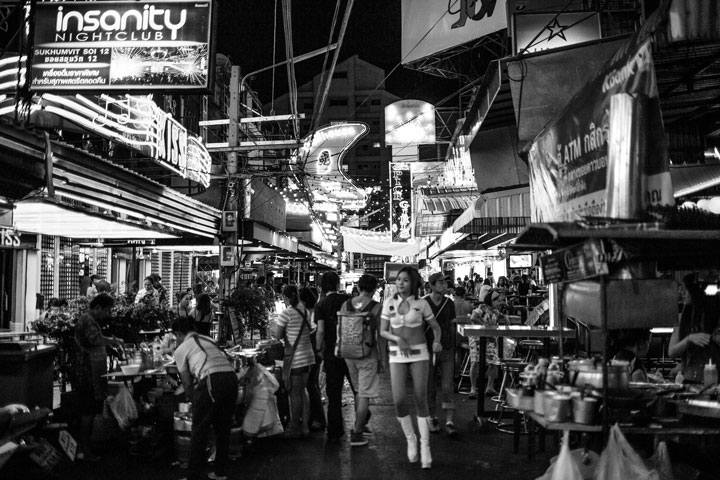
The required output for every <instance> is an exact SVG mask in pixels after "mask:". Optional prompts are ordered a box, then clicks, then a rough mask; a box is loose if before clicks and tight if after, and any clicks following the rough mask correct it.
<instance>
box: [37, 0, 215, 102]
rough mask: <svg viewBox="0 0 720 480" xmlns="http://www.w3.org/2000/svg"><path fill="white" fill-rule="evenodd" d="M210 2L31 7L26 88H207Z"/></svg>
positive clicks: (180, 0)
mask: <svg viewBox="0 0 720 480" xmlns="http://www.w3.org/2000/svg"><path fill="white" fill-rule="evenodd" d="M211 20H212V1H210V0H208V1H194V0H154V1H137V2H136V1H103V2H82V1H81V2H69V1H68V2H38V3H37V5H36V7H35V37H34V44H33V62H32V74H31V75H32V77H31V89H33V90H36V91H58V90H72V91H77V90H105V91H106V90H109V89H112V90H129V89H149V88H157V87H159V86H162V88H163V89H166V90H178V89H180V90H182V89H185V90H187V89H194V90H197V89H204V88H208V71H209V62H210V35H211V23H212V22H211Z"/></svg>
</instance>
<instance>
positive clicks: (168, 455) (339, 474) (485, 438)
mask: <svg viewBox="0 0 720 480" xmlns="http://www.w3.org/2000/svg"><path fill="white" fill-rule="evenodd" d="M380 385H381V387H380V398H379V399H377V401H375V403H374V404H373V405H372V407H371V409H372V412H373V415H372V419H371V421H370V427H371V429H372V430H373V432H374V434H373V436H372V437H370V442H369V445H367V446H362V447H350V440H349V432H350V428H351V425H352V419H353V418H354V417H353V412H352V409H353V402H352V394H351V393H350V391H349V388H346V393H345V396H344V400H345V404H346V406H345V408H344V414H345V420H346V422H345V423H346V429H347V432H348V434H347V435H346V437H345V438H344V439H343V441H342V442H340V443H328V442H327V441H326V439H325V436H324V434H323V433H322V432H314V433H312V434H311V436H310V438H307V439H299V440H283V439H280V438H279V437H270V438H265V439H259V440H257V441H255V443H254V444H252V445H251V446H246V447H244V448H243V449H242V454H241V456H240V457H239V458H236V459H235V460H233V461H232V462H231V463H230V466H229V471H228V476H229V478H230V479H242V480H252V479H283V480H286V479H304V480H313V479H372V480H384V479H393V480H403V479H410V478H426V479H440V478H442V479H443V480H449V479H464V478H489V479H497V480H500V479H535V478H537V477H539V476H540V475H542V474H543V473H544V472H545V470H546V469H547V467H548V464H549V457H550V456H551V455H552V453H550V452H552V450H553V447H552V445H553V444H552V442H550V443H549V445H550V446H549V448H548V452H547V453H539V454H538V455H537V456H536V457H535V458H534V459H533V460H528V458H527V437H523V438H522V439H521V444H520V447H521V451H520V453H518V454H514V453H513V451H512V435H508V434H505V433H500V432H497V431H496V430H495V429H494V426H492V428H485V429H478V428H477V425H478V424H477V423H476V422H475V421H474V420H473V414H474V412H475V407H476V403H475V401H474V400H473V401H470V400H468V399H467V396H466V395H461V394H458V395H457V406H458V409H457V413H456V421H455V425H456V427H457V430H458V433H457V435H455V436H453V437H448V436H447V435H446V434H445V433H444V432H443V433H438V434H433V435H432V439H431V442H432V443H431V448H432V454H433V466H432V469H431V470H429V471H426V470H422V469H421V468H420V464H419V462H418V463H415V464H410V463H409V462H408V461H407V458H406V455H405V448H406V444H405V437H404V436H403V434H402V431H401V430H400V426H399V424H398V422H397V420H396V418H395V408H394V406H393V403H392V396H391V392H390V379H389V376H388V375H387V374H384V375H382V376H381V382H380ZM441 423H442V417H441ZM115 428H116V427H114V426H112V425H105V428H103V429H101V430H100V431H99V432H98V437H99V438H98V442H99V444H100V445H99V448H98V453H99V454H100V455H101V457H102V461H100V462H97V463H75V464H72V463H70V462H67V461H65V462H63V463H61V464H60V465H58V466H57V467H56V468H55V469H54V470H53V471H52V472H51V473H46V472H41V471H39V470H38V469H37V468H28V469H26V470H25V471H23V470H17V469H15V470H12V471H10V472H8V471H0V478H2V479H3V480H14V477H17V478H18V479H20V478H22V479H23V480H32V479H34V478H38V479H40V478H42V479H46V478H55V479H77V480H86V479H87V480H96V479H97V480H100V479H102V480H178V479H180V478H182V477H184V476H185V475H186V471H185V470H183V469H182V468H181V466H180V465H179V464H178V462H177V461H176V459H175V455H174V454H173V453H172V449H171V448H164V447H168V446H169V445H167V443H168V442H167V441H166V442H163V444H162V445H160V446H158V447H157V449H156V451H155V452H153V453H154V454H155V455H154V458H152V459H145V458H141V457H137V456H133V455H130V453H129V448H128V444H127V439H126V436H124V435H122V434H120V432H119V431H117V430H116V429H115ZM169 442H172V440H169ZM208 471H210V467H209V469H208Z"/></svg>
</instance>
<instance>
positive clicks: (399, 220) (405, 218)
mask: <svg viewBox="0 0 720 480" xmlns="http://www.w3.org/2000/svg"><path fill="white" fill-rule="evenodd" d="M390 229H391V233H392V241H393V242H407V241H408V240H410V239H411V238H412V236H413V235H412V177H411V174H410V164H409V163H405V162H393V163H391V164H390Z"/></svg>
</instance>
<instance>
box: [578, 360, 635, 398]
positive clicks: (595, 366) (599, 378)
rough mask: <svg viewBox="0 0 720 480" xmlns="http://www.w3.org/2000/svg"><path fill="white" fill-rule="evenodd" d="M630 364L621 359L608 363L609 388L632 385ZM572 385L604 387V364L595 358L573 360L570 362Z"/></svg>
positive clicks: (624, 387) (618, 388) (622, 387)
mask: <svg viewBox="0 0 720 480" xmlns="http://www.w3.org/2000/svg"><path fill="white" fill-rule="evenodd" d="M629 366H630V364H629V363H628V362H625V361H621V360H613V361H612V362H611V364H610V365H608V367H607V368H608V388H609V389H611V390H626V389H628V388H629V386H630V368H629ZM568 370H569V371H570V382H571V385H574V386H576V387H580V388H583V387H585V386H587V385H589V386H592V387H595V388H603V369H602V364H601V362H599V361H596V360H595V359H592V358H590V359H584V360H572V361H571V362H570V363H569V364H568Z"/></svg>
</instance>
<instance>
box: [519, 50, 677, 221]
mask: <svg viewBox="0 0 720 480" xmlns="http://www.w3.org/2000/svg"><path fill="white" fill-rule="evenodd" d="M528 160H529V166H530V199H531V200H530V201H531V220H532V221H533V222H558V221H574V220H577V219H579V218H583V217H606V218H618V219H635V218H638V216H639V215H640V214H641V213H642V211H643V210H644V208H645V207H647V206H648V205H658V204H673V189H672V184H671V180H670V165H669V162H668V154H667V147H666V141H665V133H664V128H663V124H662V116H661V112H660V100H659V98H658V92H657V84H656V81H655V68H654V64H653V59H652V45H651V42H650V41H649V40H647V41H644V42H642V43H640V44H637V43H634V42H630V43H628V44H626V45H624V46H623V47H621V48H620V49H619V51H618V52H617V53H616V54H615V55H614V57H613V58H612V59H610V60H609V61H608V63H607V64H606V65H605V67H604V68H603V69H601V71H600V72H599V73H598V74H597V75H596V76H595V78H594V79H593V80H591V81H590V82H589V83H588V84H586V85H585V86H584V87H583V88H582V89H581V90H580V91H579V92H578V93H577V94H576V95H575V96H574V97H573V98H572V100H570V102H569V103H568V104H567V106H566V107H565V108H564V109H563V111H562V113H561V114H560V115H559V116H558V117H557V118H556V119H555V120H554V121H552V122H550V123H549V124H548V125H547V126H546V127H545V128H544V129H543V131H542V132H541V133H540V134H539V135H538V136H537V137H536V138H535V140H534V142H533V143H532V145H531V147H530V151H529V158H528Z"/></svg>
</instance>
